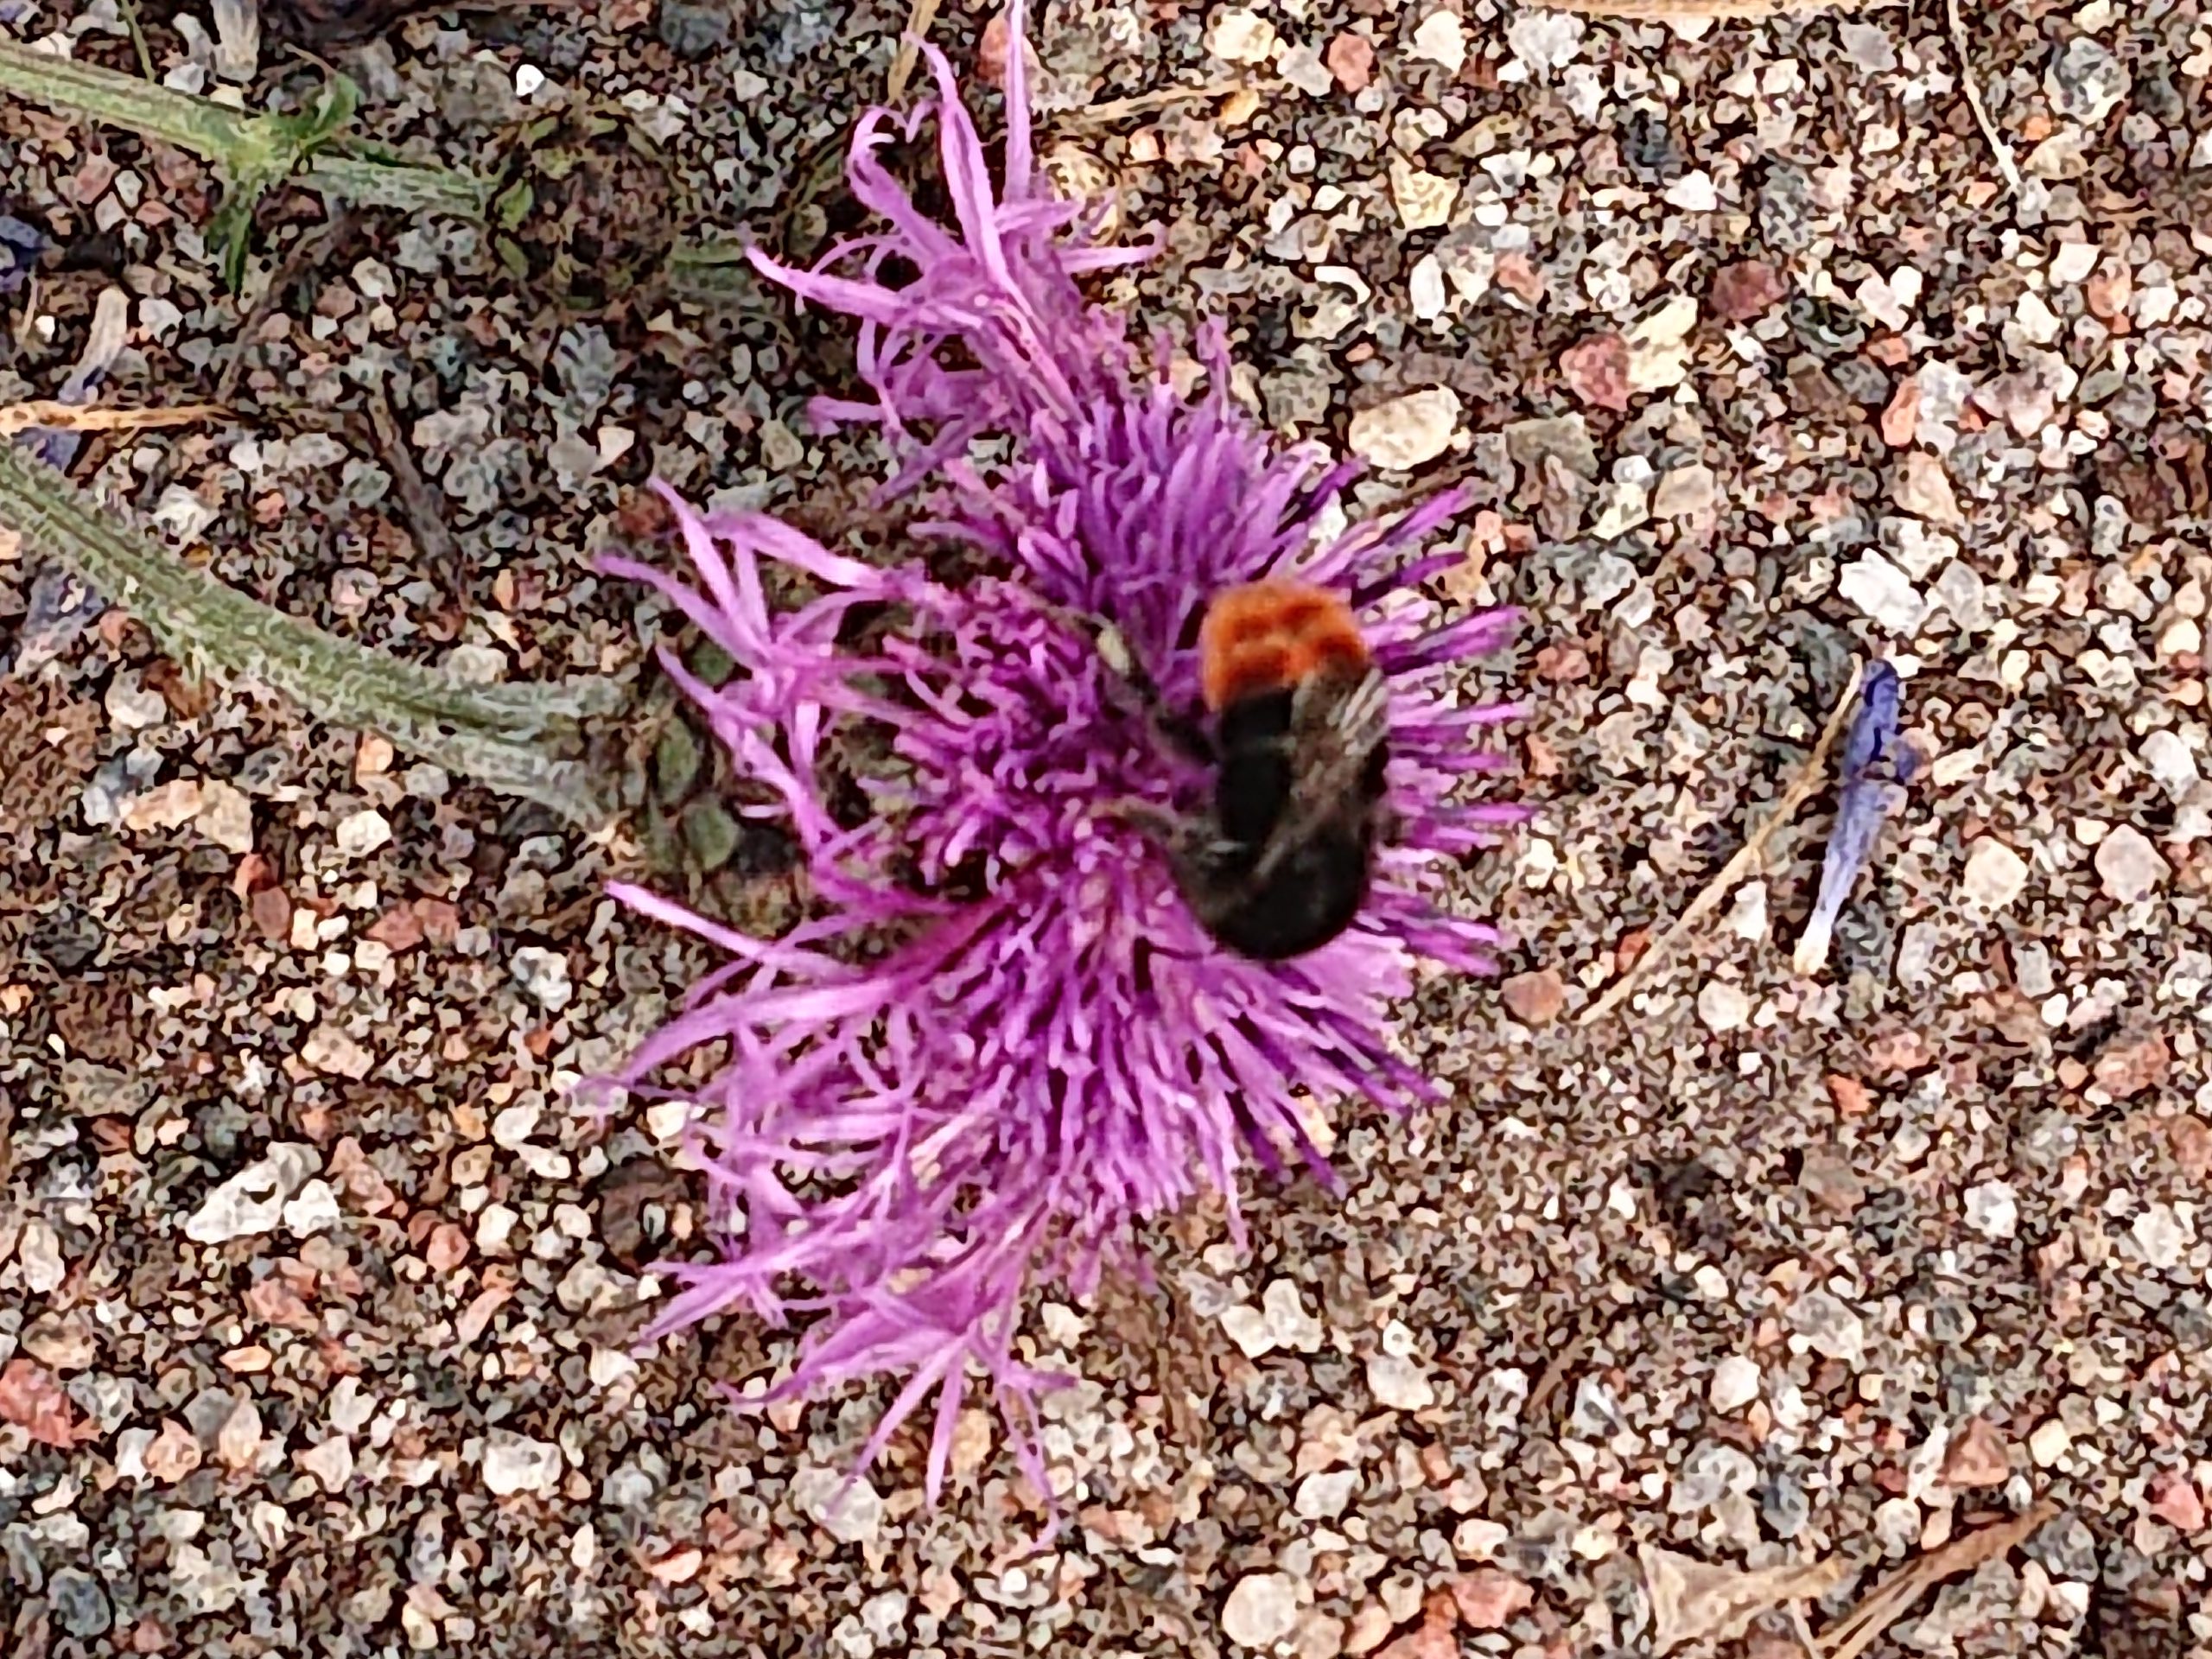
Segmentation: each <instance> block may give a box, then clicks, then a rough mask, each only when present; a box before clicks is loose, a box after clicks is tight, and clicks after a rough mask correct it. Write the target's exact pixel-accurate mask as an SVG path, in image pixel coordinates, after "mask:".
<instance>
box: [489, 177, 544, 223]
mask: <svg viewBox="0 0 2212 1659" xmlns="http://www.w3.org/2000/svg"><path fill="white" fill-rule="evenodd" d="M536 204H537V192H536V191H535V190H533V189H531V188H530V181H529V180H528V179H517V180H516V181H514V182H513V183H512V184H511V185H509V186H508V187H507V188H505V189H504V190H502V191H500V192H499V195H498V197H497V198H496V199H495V200H493V203H492V222H493V224H494V225H496V226H499V228H500V229H501V230H503V231H512V230H513V229H514V228H515V227H516V226H518V225H520V224H521V223H522V222H523V220H524V219H528V218H529V217H530V210H531V207H534V206H536Z"/></svg>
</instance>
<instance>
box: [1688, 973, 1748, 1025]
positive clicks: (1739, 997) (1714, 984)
mask: <svg viewBox="0 0 2212 1659" xmlns="http://www.w3.org/2000/svg"><path fill="white" fill-rule="evenodd" d="M1697 1017H1698V1018H1699V1019H1700V1020H1704V1021H1705V1026H1706V1029H1707V1030H1708V1031H1716V1032H1719V1031H1735V1030H1738V1029H1739V1028H1740V1027H1742V1026H1743V1025H1744V1023H1745V1021H1746V1020H1749V1019H1750V1018H1751V998H1750V997H1749V996H1748V995H1745V991H1744V988H1743V987H1742V986H1740V985H1732V984H1730V983H1729V982H1727V981H1726V980H1725V979H1716V980H1712V981H1710V982H1707V985H1706V987H1705V988H1704V989H1703V990H1701V991H1700V992H1699V993H1698V994H1697Z"/></svg>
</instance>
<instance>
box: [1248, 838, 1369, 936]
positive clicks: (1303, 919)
mask: <svg viewBox="0 0 2212 1659" xmlns="http://www.w3.org/2000/svg"><path fill="white" fill-rule="evenodd" d="M1372 855H1373V847H1372V842H1371V839H1370V836H1368V834H1367V833H1366V831H1365V829H1364V828H1361V829H1357V830H1353V829H1346V830H1345V831H1344V832H1343V833H1341V834H1332V835H1327V836H1316V837H1314V838H1313V839H1312V840H1310V841H1307V842H1305V843H1303V844H1302V845H1300V847H1299V848H1297V849H1295V850H1294V852H1293V853H1291V854H1290V855H1289V856H1288V857H1287V858H1285V859H1284V860H1283V861H1282V862H1281V864H1280V865H1279V866H1278V867H1277V868H1276V869H1275V871H1274V874H1273V876H1272V877H1271V878H1270V879H1269V880H1268V881H1267V882H1266V883H1265V884H1264V885H1263V886H1261V887H1254V888H1252V889H1250V890H1249V892H1247V893H1244V894H1243V896H1242V897H1241V898H1240V899H1239V900H1238V902H1237V903H1236V905H1234V906H1231V907H1230V908H1229V909H1227V910H1225V911H1222V912H1217V913H1216V914H1215V915H1213V916H1211V917H1210V918H1208V931H1210V932H1211V933H1212V935H1213V937H1214V938H1217V939H1218V940H1219V941H1220V942H1221V943H1222V944H1225V945H1227V946H1228V947H1229V948H1230V950H1236V951H1239V952H1241V953H1243V955H1245V956H1248V957H1256V958H1258V959H1259V960H1260V961H1262V962H1281V961H1283V960H1285V959H1286V958H1288V957H1302V956H1304V955H1305V954H1306V952H1307V951H1309V950H1319V949H1320V948H1321V947H1322V946H1323V945H1325V944H1328V942H1329V941H1330V940H1332V939H1333V938H1336V937H1337V935H1338V934H1339V933H1341V932H1343V931H1344V930H1345V929H1346V928H1348V927H1350V926H1351V924H1352V918H1354V917H1356V916H1357V915H1358V914H1359V907H1360V906H1361V905H1363V903H1365V902H1366V899H1367V887H1368V874H1369V865H1370V861H1371V858H1372Z"/></svg>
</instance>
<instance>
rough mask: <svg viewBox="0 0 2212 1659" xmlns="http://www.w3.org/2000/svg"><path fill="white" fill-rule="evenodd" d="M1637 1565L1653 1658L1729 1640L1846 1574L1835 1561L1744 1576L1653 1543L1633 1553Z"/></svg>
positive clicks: (1844, 1564)
mask: <svg viewBox="0 0 2212 1659" xmlns="http://www.w3.org/2000/svg"><path fill="white" fill-rule="evenodd" d="M1637 1562H1638V1563H1639V1564H1640V1565H1641V1566H1642V1567H1643V1588H1644V1593H1645V1594H1646V1595H1648V1596H1649V1598H1650V1599H1651V1651H1652V1653H1653V1655H1654V1656H1659V1655H1663V1654H1667V1653H1671V1652H1672V1651H1673V1650H1674V1649H1676V1648H1678V1647H1681V1646H1682V1645H1683V1644H1685V1643H1691V1642H1703V1641H1722V1642H1727V1641H1732V1640H1734V1639H1735V1638H1736V1637H1739V1636H1741V1635H1743V1634H1744V1632H1745V1630H1748V1629H1750V1628H1751V1621H1752V1620H1753V1619H1755V1618H1758V1616H1759V1615H1760V1614H1762V1613H1764V1612H1766V1611H1770V1609H1773V1608H1777V1607H1784V1606H1788V1605H1790V1604H1791V1603H1793V1602H1801V1601H1809V1600H1813V1599H1816V1598H1818V1597H1821V1596H1824V1595H1826V1594H1827V1592H1829V1591H1831V1590H1833V1589H1834V1588H1835V1587H1836V1586H1838V1585H1839V1584H1840V1583H1842V1582H1843V1580H1845V1579H1846V1578H1847V1577H1848V1576H1849V1575H1850V1572H1851V1563H1850V1562H1849V1561H1847V1560H1842V1559H1840V1558H1835V1559H1831V1560H1824V1561H1807V1562H1803V1563H1801V1564H1796V1565H1792V1566H1789V1567H1761V1568H1758V1569H1756V1570H1751V1571H1746V1570H1745V1569H1744V1568H1741V1567H1716V1566H1713V1565H1712V1564H1711V1563H1709V1562H1706V1561H1701V1560H1697V1559H1696V1558H1695V1557H1694V1556H1690V1555H1684V1554H1681V1553H1680V1552H1679V1551H1676V1550H1671V1549H1662V1548H1659V1547H1658V1546H1657V1545H1655V1544H1645V1545H1644V1546H1643V1547H1642V1548H1640V1549H1638V1550H1637Z"/></svg>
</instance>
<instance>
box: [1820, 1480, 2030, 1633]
mask: <svg viewBox="0 0 2212 1659" xmlns="http://www.w3.org/2000/svg"><path fill="white" fill-rule="evenodd" d="M2057 1513H2058V1506H2057V1505H2056V1503H2049V1502H2045V1503H2037V1504H2036V1505H2035V1506H2034V1507H2033V1508H2032V1509H2031V1510H2028V1511H2027V1512H2026V1513H2025V1514H2023V1515H2019V1516H2014V1517H2013V1518H2012V1520H2010V1521H1999V1522H1993V1523H1991V1524H1990V1525H1988V1526H1986V1527H1983V1528H1981V1529H1980V1530H1978V1531H1974V1532H1970V1533H1968V1534H1967V1535H1966V1536H1964V1537H1963V1538H1955V1539H1953V1540H1952V1541H1950V1542H1949V1543H1948V1544H1946V1545H1944V1546H1943V1547H1942V1548H1941V1549H1938V1550H1935V1551H1933V1552H1931V1553H1930V1554H1926V1555H1923V1556H1922V1557H1921V1558H1920V1559H1919V1560H1916V1561H1912V1562H1910V1563H1908V1564H1907V1565H1905V1566H1904V1567H1899V1568H1898V1569H1897V1571H1896V1572H1894V1573H1891V1574H1889V1576H1888V1577H1886V1578H1885V1579H1883V1580H1881V1581H1880V1582H1879V1583H1878V1584H1877V1585H1875V1586H1874V1587H1873V1588H1872V1590H1869V1591H1868V1592H1866V1594H1865V1595H1864V1596H1863V1597H1861V1598H1860V1599H1859V1603H1858V1605H1856V1606H1854V1607H1853V1608H1852V1610H1851V1611H1849V1612H1847V1613H1846V1614H1845V1615H1844V1616H1843V1617H1842V1618H1840V1619H1838V1620H1836V1621H1835V1623H1834V1624H1831V1625H1829V1626H1827V1628H1826V1629H1825V1630H1822V1631H1821V1659H1859V1655H1860V1654H1863V1653H1865V1652H1866V1650H1867V1649H1869V1648H1871V1647H1872V1646H1873V1645H1874V1643H1877V1642H1878V1641H1880V1640H1881V1639H1882V1637H1883V1634H1884V1633H1885V1631H1887V1630H1889V1628H1890V1627H1891V1625H1892V1624H1896V1623H1897V1620H1899V1619H1901V1618H1904V1616H1905V1615H1906V1614H1907V1613H1909V1612H1910V1611H1912V1609H1913V1606H1914V1605H1915V1604H1916V1603H1917V1602H1918V1601H1919V1600H1920V1599H1921V1598H1922V1597H1923V1596H1924V1595H1926V1594H1927V1593H1928V1592H1929V1591H1930V1590H1932V1589H1934V1588H1935V1587H1936V1586H1937V1585H1939V1584H1941V1583H1942V1582H1943V1580H1946V1579H1952V1578H1956V1577H1957V1576H1958V1575H1959V1574H1960V1573H1971V1572H1972V1571H1974V1568H1976V1567H1980V1565H1981V1564H1982V1563H1983V1562H1984V1561H1993V1560H1997V1559H1998V1558H1999V1557H2000V1556H2004V1555H2007V1554H2011V1553H2012V1551H2013V1550H2015V1549H2017V1548H2018V1547H2019V1546H2020V1545H2021V1544H2022V1543H2024V1542H2025V1541H2027V1539H2028V1538H2030V1537H2031V1536H2032V1535H2033V1534H2034V1533H2035V1531H2036V1529H2037V1528H2039V1527H2041V1526H2042V1525H2043V1524H2044V1522H2046V1521H2048V1520H2050V1518H2051V1517H2052V1516H2055V1515H2056V1514H2057Z"/></svg>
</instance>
